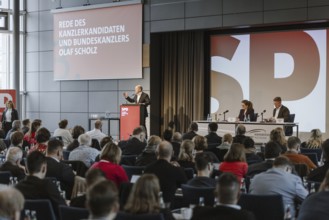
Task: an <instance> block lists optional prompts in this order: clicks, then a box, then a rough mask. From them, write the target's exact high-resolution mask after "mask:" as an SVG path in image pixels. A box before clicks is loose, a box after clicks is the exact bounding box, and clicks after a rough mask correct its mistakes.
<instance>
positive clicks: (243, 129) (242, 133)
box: [236, 125, 246, 135]
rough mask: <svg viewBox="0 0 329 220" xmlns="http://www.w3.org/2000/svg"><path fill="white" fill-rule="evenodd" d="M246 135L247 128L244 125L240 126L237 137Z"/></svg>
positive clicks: (237, 129)
mask: <svg viewBox="0 0 329 220" xmlns="http://www.w3.org/2000/svg"><path fill="white" fill-rule="evenodd" d="M245 134H246V127H245V126H244V125H238V127H237V128H236V135H245Z"/></svg>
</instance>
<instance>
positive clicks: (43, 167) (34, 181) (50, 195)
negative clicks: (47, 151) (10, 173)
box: [15, 151, 66, 216]
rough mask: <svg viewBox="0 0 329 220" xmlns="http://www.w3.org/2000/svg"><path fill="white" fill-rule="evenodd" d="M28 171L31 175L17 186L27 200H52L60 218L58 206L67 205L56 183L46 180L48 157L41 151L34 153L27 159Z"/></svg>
mask: <svg viewBox="0 0 329 220" xmlns="http://www.w3.org/2000/svg"><path fill="white" fill-rule="evenodd" d="M27 170H28V173H29V175H28V176H26V177H25V179H24V180H21V181H20V182H19V183H17V184H16V186H15V187H16V188H17V189H18V190H19V191H21V193H22V194H23V195H24V198H25V199H48V200H50V202H51V204H52V206H53V209H54V212H55V214H56V215H57V216H58V206H59V205H66V203H65V200H64V198H62V197H61V195H60V193H59V191H58V188H57V186H56V184H55V183H53V182H52V180H50V179H45V177H46V172H47V160H46V156H45V155H43V154H42V153H41V152H40V151H33V152H31V153H30V154H29V155H28V157H27Z"/></svg>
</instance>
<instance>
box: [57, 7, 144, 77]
mask: <svg viewBox="0 0 329 220" xmlns="http://www.w3.org/2000/svg"><path fill="white" fill-rule="evenodd" d="M109 5H110V4H106V5H96V6H97V7H95V6H88V7H87V8H85V7H79V9H77V10H70V11H68V10H65V9H59V10H55V11H53V15H54V79H55V80H97V79H127V78H142V4H139V3H137V4H136V3H135V4H129V5H122V3H119V4H111V7H109Z"/></svg>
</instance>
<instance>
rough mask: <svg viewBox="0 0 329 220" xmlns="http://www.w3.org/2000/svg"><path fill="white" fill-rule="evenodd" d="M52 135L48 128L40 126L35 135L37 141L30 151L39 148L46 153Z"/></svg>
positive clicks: (38, 149)
mask: <svg viewBox="0 0 329 220" xmlns="http://www.w3.org/2000/svg"><path fill="white" fill-rule="evenodd" d="M50 137H51V134H50V132H49V130H48V129H47V128H39V129H38V131H37V133H36V136H35V139H36V141H37V143H36V145H34V146H33V147H32V148H30V152H32V151H35V150H37V151H40V152H41V153H43V154H45V153H46V149H47V144H48V141H49V139H50Z"/></svg>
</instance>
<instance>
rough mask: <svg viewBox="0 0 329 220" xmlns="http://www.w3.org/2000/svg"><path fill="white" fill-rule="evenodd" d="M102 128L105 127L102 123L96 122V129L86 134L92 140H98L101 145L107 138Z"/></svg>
mask: <svg viewBox="0 0 329 220" xmlns="http://www.w3.org/2000/svg"><path fill="white" fill-rule="evenodd" d="M102 126H103V123H102V121H101V120H96V121H95V128H94V129H93V130H91V131H88V132H86V134H88V135H89V136H90V137H91V139H96V140H98V143H101V140H102V139H103V138H104V137H106V136H107V135H106V134H104V133H103V132H102Z"/></svg>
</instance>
